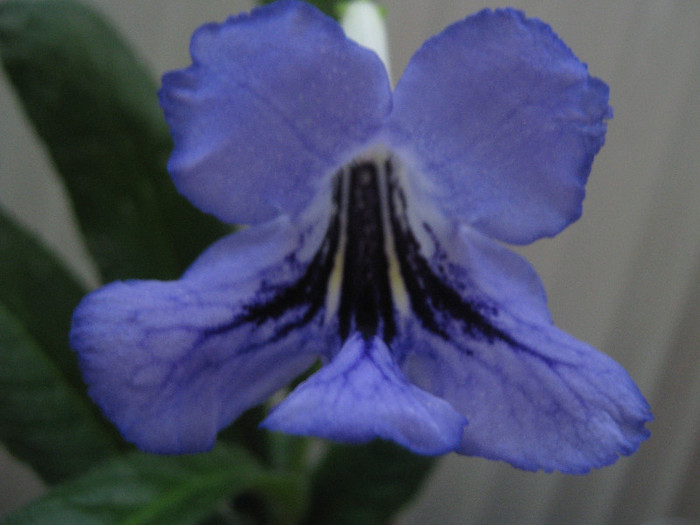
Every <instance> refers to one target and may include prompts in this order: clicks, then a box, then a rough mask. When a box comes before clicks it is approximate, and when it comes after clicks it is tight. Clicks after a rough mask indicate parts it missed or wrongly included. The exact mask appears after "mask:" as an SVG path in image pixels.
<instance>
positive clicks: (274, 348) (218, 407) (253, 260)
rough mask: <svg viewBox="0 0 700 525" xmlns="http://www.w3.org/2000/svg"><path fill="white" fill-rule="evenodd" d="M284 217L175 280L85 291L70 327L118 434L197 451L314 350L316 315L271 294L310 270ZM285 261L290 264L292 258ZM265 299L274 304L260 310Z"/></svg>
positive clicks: (147, 445) (164, 449)
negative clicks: (86, 294) (87, 293)
mask: <svg viewBox="0 0 700 525" xmlns="http://www.w3.org/2000/svg"><path fill="white" fill-rule="evenodd" d="M317 237H318V235H307V236H306V237H303V238H305V239H310V240H311V241H312V246H311V248H312V250H309V247H308V246H302V245H301V244H300V238H302V237H300V235H299V232H298V231H297V230H296V229H295V228H292V227H291V226H290V225H289V224H288V223H287V222H285V221H284V220H279V221H277V222H276V223H272V224H266V225H264V226H260V227H252V228H249V229H248V230H245V231H243V232H240V233H237V234H234V235H232V236H230V237H228V238H225V239H223V240H222V241H220V242H219V243H217V244H215V245H214V246H213V247H212V248H210V249H209V251H208V252H205V254H203V255H202V256H201V257H200V260H199V261H198V262H196V263H195V264H194V265H193V267H192V268H191V269H190V270H189V271H188V272H187V273H186V274H185V276H184V277H183V278H182V279H181V280H179V281H172V282H160V281H126V282H115V283H112V284H109V285H107V286H105V287H103V288H100V289H99V290H97V291H95V292H93V293H91V294H89V295H88V296H87V297H86V298H85V299H83V301H82V302H81V304H80V305H79V306H78V308H77V309H76V311H75V313H74V317H73V326H72V329H71V334H70V341H71V346H72V347H73V348H74V349H75V350H76V351H77V352H78V355H79V361H80V366H81V369H82V371H83V376H84V379H85V382H86V383H87V385H88V392H89V395H90V396H91V397H92V398H93V400H94V401H95V402H96V403H97V404H98V405H99V406H100V407H101V408H102V410H103V411H104V412H105V414H106V416H107V417H108V418H109V419H111V420H112V421H114V422H115V424H116V425H117V427H118V428H119V429H120V431H121V432H122V433H123V435H124V437H125V438H126V439H127V440H128V441H131V442H133V443H135V444H136V445H137V446H138V447H139V448H141V449H142V450H144V451H148V452H155V453H168V454H170V453H189V452H199V451H203V450H207V449H208V448H210V447H211V446H212V445H213V444H214V440H215V438H216V433H217V431H218V430H220V429H221V428H223V427H225V426H227V425H228V424H229V423H231V422H232V421H233V420H234V419H235V418H236V417H237V416H238V415H239V414H241V413H242V412H243V411H244V410H246V409H248V408H249V407H251V406H254V405H256V404H258V403H260V402H262V401H263V400H264V399H266V398H267V397H268V396H269V395H271V394H272V393H273V392H275V391H276V390H277V389H279V388H281V387H282V386H284V385H286V384H287V383H288V382H289V381H291V380H292V379H293V378H294V377H296V376H297V375H299V374H300V373H301V372H303V371H304V370H305V369H307V368H308V367H309V366H310V365H311V364H313V362H314V360H315V359H316V358H317V355H318V354H319V353H321V352H323V350H324V348H325V344H324V343H327V341H324V337H325V335H324V332H323V331H322V330H321V324H322V318H323V314H322V312H321V311H320V310H319V309H318V308H316V310H314V307H313V305H311V304H310V303H309V302H308V301H307V300H306V299H305V298H303V297H300V298H299V301H297V302H294V303H289V302H287V303H285V302H284V301H280V299H279V290H283V289H285V287H288V286H289V285H290V283H293V282H294V281H295V280H296V279H298V278H299V275H300V274H302V273H303V271H304V268H305V267H306V266H307V265H308V264H307V263H308V261H307V259H306V257H307V255H306V252H307V251H313V248H314V246H313V243H314V242H317V241H316V240H315V238H317ZM291 259H294V260H293V261H291ZM270 305H272V306H270Z"/></svg>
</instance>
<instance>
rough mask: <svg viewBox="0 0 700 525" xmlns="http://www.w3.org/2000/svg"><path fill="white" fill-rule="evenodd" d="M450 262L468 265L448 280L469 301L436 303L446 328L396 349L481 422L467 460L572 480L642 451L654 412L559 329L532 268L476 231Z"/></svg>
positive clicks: (619, 371) (424, 384)
mask: <svg viewBox="0 0 700 525" xmlns="http://www.w3.org/2000/svg"><path fill="white" fill-rule="evenodd" d="M453 241H454V239H453ZM450 252H451V253H450V256H451V257H455V255H457V254H462V256H463V259H464V262H466V263H468V264H467V265H465V266H463V267H462V268H458V269H455V270H453V271H452V272H450V274H449V275H447V274H442V278H443V279H444V280H445V281H446V282H447V283H448V284H449V286H450V288H451V290H453V292H452V293H455V294H457V295H458V296H459V299H457V298H455V297H452V298H448V299H447V300H445V301H442V302H440V300H435V299H433V298H428V301H427V303H426V304H427V305H428V307H430V308H432V309H434V310H435V312H434V314H433V315H432V317H431V319H434V320H436V322H438V323H439V329H440V330H439V331H436V330H431V329H430V327H429V326H427V325H425V324H424V323H422V322H421V321H420V320H419V319H418V318H416V319H406V320H405V324H404V329H403V330H401V331H400V333H399V337H398V339H397V341H395V343H394V345H393V347H394V348H396V350H397V353H398V355H400V356H401V357H400V361H401V369H402V370H403V372H404V373H405V374H406V377H407V378H408V379H409V380H410V381H412V382H414V383H415V384H416V385H417V386H419V387H420V388H422V389H425V390H426V391H428V392H430V393H432V394H433V395H435V396H438V397H441V398H443V399H445V400H446V401H448V402H449V403H450V404H451V405H452V406H453V407H454V408H455V409H456V410H457V411H458V412H460V413H461V414H463V415H464V416H465V417H466V418H467V419H468V420H469V423H470V424H469V426H467V427H466V428H465V431H464V436H463V438H462V443H461V446H460V448H459V449H458V452H460V453H463V454H469V455H477V456H483V457H486V458H489V459H499V460H503V461H507V462H509V463H511V464H512V465H514V466H516V467H519V468H523V469H527V470H538V469H542V470H545V471H552V470H559V471H562V472H567V473H584V472H587V471H588V470H590V469H591V468H598V467H602V466H604V465H608V464H610V463H613V462H614V461H615V460H616V459H617V458H618V457H619V455H620V454H622V455H628V454H631V453H632V452H634V451H635V450H636V449H637V448H638V446H639V444H640V443H641V442H642V441H644V440H645V439H646V438H647V437H648V436H649V432H648V431H647V430H646V428H645V424H646V423H647V422H648V421H650V420H651V419H652V416H651V413H650V411H649V406H648V404H647V402H646V401H645V399H644V397H643V396H642V394H641V393H640V392H639V389H638V388H637V386H636V385H635V384H634V382H633V381H632V379H631V378H630V377H629V375H628V374H627V372H625V370H624V369H623V368H622V367H621V366H620V365H619V364H617V363H616V362H615V361H613V360H612V359H610V358H609V357H607V356H605V355H604V354H602V353H600V352H598V351H596V350H595V349H594V348H592V347H590V346H589V345H587V344H585V343H583V342H581V341H578V340H576V339H575V338H573V337H571V336H570V335H568V334H566V333H564V332H562V331H561V330H559V329H558V328H556V327H555V326H554V325H553V324H552V323H551V321H549V317H548V315H547V312H546V306H545V304H544V298H543V297H537V296H536V294H533V293H532V287H533V286H534V285H535V284H538V281H537V280H536V275H535V274H534V271H532V269H531V268H529V266H528V265H527V263H525V261H523V260H522V259H520V258H519V257H518V256H516V255H515V254H512V253H510V252H508V251H507V250H505V249H504V248H502V247H499V246H497V245H496V243H495V242H494V241H490V240H488V239H486V238H484V237H483V236H481V235H479V234H476V233H474V232H471V233H470V232H469V231H468V230H463V235H462V236H461V245H460V246H459V247H457V248H452V249H451V250H450ZM499 259H500V263H499ZM485 263H488V264H485ZM451 266H458V264H457V263H455V260H454V259H453V260H452V261H451ZM487 268H490V270H488V271H487V270H486V269H487ZM518 295H521V296H522V297H521V298H518ZM460 305H461V306H460ZM440 308H443V309H442V310H440ZM424 315H425V314H424Z"/></svg>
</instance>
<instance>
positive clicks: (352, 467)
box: [304, 440, 435, 525]
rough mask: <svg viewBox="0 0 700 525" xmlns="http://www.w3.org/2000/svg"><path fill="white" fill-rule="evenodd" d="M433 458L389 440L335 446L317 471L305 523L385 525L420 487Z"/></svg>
mask: <svg viewBox="0 0 700 525" xmlns="http://www.w3.org/2000/svg"><path fill="white" fill-rule="evenodd" d="M434 461H435V460H434V458H431V457H426V456H419V455H417V454H413V453H411V452H409V451H408V450H406V449H404V448H402V447H399V446H398V445H395V444H393V443H390V442H386V441H378V440H377V441H373V442H371V443H369V444H367V445H364V446H351V445H332V446H331V447H330V450H329V452H328V453H327V455H326V456H325V457H324V459H323V461H322V463H321V464H320V465H319V468H318V469H317V470H316V472H315V473H314V477H313V479H312V486H311V500H310V504H309V514H308V515H307V517H306V520H305V522H304V523H306V524H307V525H357V524H360V523H361V524H362V525H385V524H386V523H388V522H389V519H390V518H391V517H392V516H393V515H394V514H395V513H396V512H397V511H398V510H399V509H400V508H401V507H402V506H403V505H405V504H406V503H408V502H409V501H410V500H411V499H412V498H413V496H415V494H416V492H417V491H418V489H419V488H420V485H421V483H422V482H423V480H424V479H425V477H426V475H427V474H428V473H429V472H430V469H431V467H432V465H433V464H434Z"/></svg>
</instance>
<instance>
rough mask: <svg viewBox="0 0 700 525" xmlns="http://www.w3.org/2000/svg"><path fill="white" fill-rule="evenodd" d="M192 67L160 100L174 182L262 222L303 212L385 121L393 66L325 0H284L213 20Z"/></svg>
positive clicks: (198, 42) (177, 75)
mask: <svg viewBox="0 0 700 525" xmlns="http://www.w3.org/2000/svg"><path fill="white" fill-rule="evenodd" d="M190 51H191V54H192V61H193V63H192V65H191V66H190V67H189V68H187V69H184V70H180V71H175V72H171V73H168V74H166V75H165V76H164V77H163V88H162V90H161V92H160V99H161V105H162V106H163V109H164V111H165V117H166V120H167V122H168V124H169V125H170V128H171V131H172V134H173V138H174V142H175V149H174V151H173V154H172V156H171V158H170V162H169V164H168V168H169V170H170V173H171V175H172V177H173V180H174V182H175V185H176V186H177V188H178V189H179V190H180V192H182V193H183V194H184V195H185V196H186V197H187V198H189V199H190V200H191V201H192V202H193V203H194V204H195V205H196V206H198V207H199V208H201V209H202V210H204V211H206V212H209V213H212V214H214V215H216V216H217V217H219V218H220V219H222V220H224V221H227V222H233V223H256V222H260V221H265V220H267V219H271V218H273V217H276V216H278V215H280V214H285V213H286V214H290V215H294V214H296V213H298V212H299V211H300V210H302V209H303V208H304V207H305V206H306V205H307V204H308V203H309V201H310V200H311V198H312V197H313V195H314V194H315V193H316V191H317V190H318V187H319V184H320V181H321V180H322V179H323V178H324V177H325V176H328V175H330V174H332V171H333V170H334V169H335V168H336V167H337V166H339V165H340V164H342V163H343V162H344V161H346V160H348V159H349V158H350V157H351V156H352V154H353V153H354V152H355V151H356V150H357V149H358V148H360V147H361V146H363V145H364V144H365V143H366V142H367V141H368V139H369V138H370V137H372V136H373V135H374V134H375V132H376V130H377V129H378V128H379V126H380V124H381V122H382V120H383V118H384V117H385V115H386V114H387V113H388V111H389V109H390V105H391V92H390V86H389V81H388V77H387V73H386V70H385V68H384V66H383V65H382V63H381V61H380V60H379V58H378V57H377V56H376V55H375V54H374V53H373V52H371V51H369V50H367V49H364V48H362V47H360V46H359V45H357V44H355V43H354V42H352V41H350V40H348V39H347V38H346V37H345V35H344V33H343V31H342V29H341V28H340V26H338V24H336V23H335V21H333V20H332V19H330V18H328V17H326V16H325V15H323V14H322V13H320V12H319V11H318V10H316V9H315V8H313V7H311V6H309V5H307V4H304V3H302V2H296V1H291V0H287V1H280V2H275V3H274V4H271V5H269V6H265V7H261V8H258V9H254V10H253V11H252V12H251V13H250V14H249V15H248V14H243V15H240V16H236V17H232V18H230V19H229V20H227V21H226V22H224V23H223V24H221V25H216V24H208V25H205V26H203V27H201V28H199V29H198V30H197V31H196V32H195V34H194V36H193V37H192V43H191V48H190Z"/></svg>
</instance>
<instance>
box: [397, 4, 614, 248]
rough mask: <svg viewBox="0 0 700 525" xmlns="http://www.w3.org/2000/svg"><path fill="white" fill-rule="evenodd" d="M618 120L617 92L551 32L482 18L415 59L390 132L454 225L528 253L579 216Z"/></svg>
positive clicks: (512, 19) (494, 14)
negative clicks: (611, 101) (613, 101)
mask: <svg viewBox="0 0 700 525" xmlns="http://www.w3.org/2000/svg"><path fill="white" fill-rule="evenodd" d="M611 116H612V112H611V109H610V108H609V107H608V87H607V86H606V85H605V84H604V83H603V82H602V81H600V80H599V79H597V78H594V77H591V76H590V75H589V74H588V71H587V68H586V65H585V64H583V63H581V62H580V61H579V60H578V59H577V58H576V57H575V56H574V55H573V53H572V52H571V50H569V48H568V47H567V46H566V45H565V44H564V43H563V42H562V41H561V40H560V39H559V38H558V37H557V36H556V34H554V32H553V31H552V29H551V28H550V27H549V26H547V25H546V24H544V23H542V22H540V21H539V20H535V19H527V18H525V16H524V15H523V14H522V13H521V12H519V11H515V10H513V9H505V10H497V11H490V10H484V11H481V12H480V13H477V14H476V15H473V16H470V17H468V18H466V19H464V20H462V21H460V22H457V23H455V24H453V25H451V26H449V27H447V28H446V29H445V30H444V31H443V32H441V33H440V34H438V35H436V36H435V37H433V38H431V39H429V40H428V41H427V42H425V44H424V45H423V47H421V48H420V49H419V50H418V51H417V52H416V54H415V55H414V56H413V58H412V59H411V61H410V62H409V64H408V66H407V68H406V70H405V72H404V74H403V76H402V77H401V79H400V81H399V83H398V85H397V87H396V90H395V93H394V110H393V113H392V115H391V116H390V119H389V124H388V131H387V135H388V137H389V138H388V141H389V142H390V143H391V144H392V146H393V147H394V148H395V149H396V150H399V151H401V152H402V156H403V157H404V158H406V159H407V160H412V162H413V163H414V165H415V166H414V168H415V171H416V172H418V173H420V174H422V175H423V177H424V179H425V180H424V187H423V188H422V191H428V192H431V193H432V194H433V196H434V199H435V201H436V202H437V203H438V204H439V205H440V206H441V207H442V208H443V210H444V211H445V212H446V213H447V214H448V215H449V216H450V217H452V218H454V219H458V220H462V221H466V222H469V223H470V224H472V225H473V226H475V227H476V228H478V229H479V230H481V231H482V232H483V233H485V234H487V235H489V236H491V237H495V238H497V239H500V240H503V241H506V242H510V243H518V244H524V243H529V242H531V241H533V240H535V239H537V238H539V237H542V236H552V235H555V234H556V233H558V232H559V231H561V230H562V229H563V228H565V227H566V226H567V225H568V224H570V223H571V222H573V221H575V220H576V219H578V217H579V216H580V214H581V205H582V201H583V198H584V194H585V190H584V186H585V183H586V180H587V178H588V175H589V173H590V171H591V165H592V162H593V157H594V156H595V154H596V153H597V152H598V150H599V149H600V148H601V147H602V145H603V142H604V138H605V131H606V124H605V119H607V118H610V117H611Z"/></svg>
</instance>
